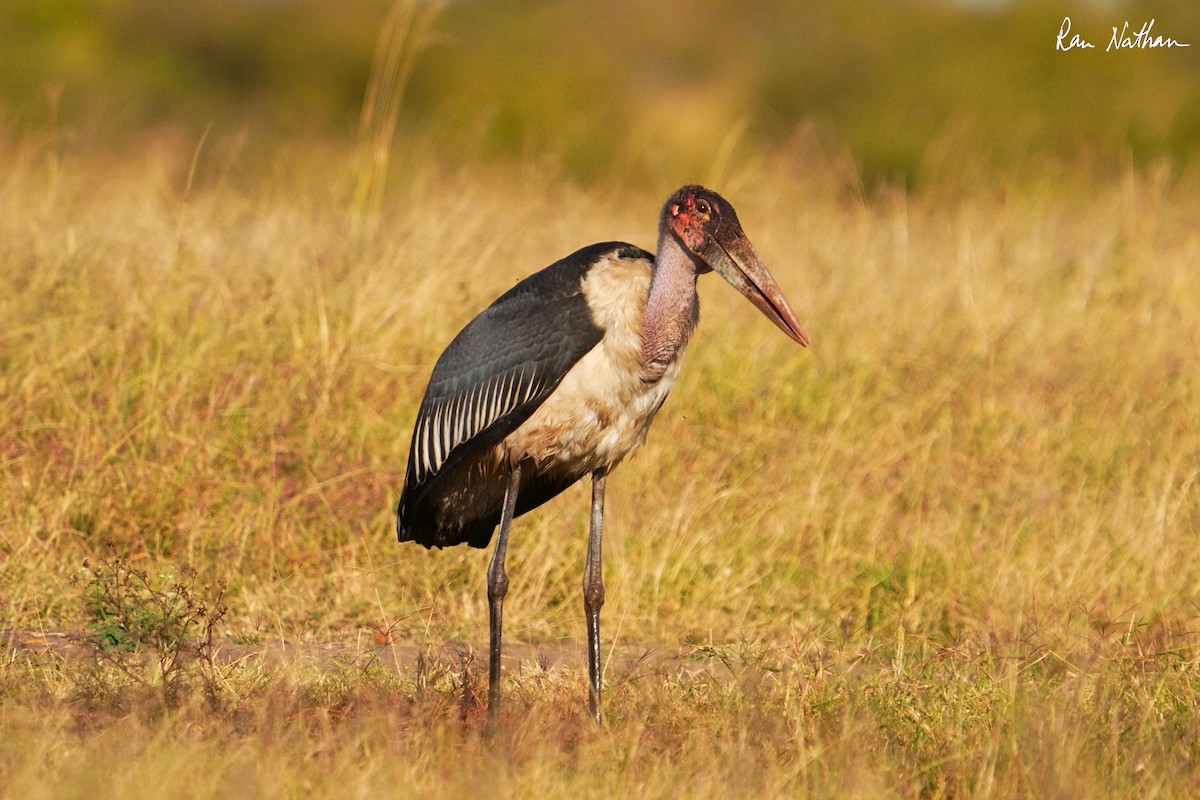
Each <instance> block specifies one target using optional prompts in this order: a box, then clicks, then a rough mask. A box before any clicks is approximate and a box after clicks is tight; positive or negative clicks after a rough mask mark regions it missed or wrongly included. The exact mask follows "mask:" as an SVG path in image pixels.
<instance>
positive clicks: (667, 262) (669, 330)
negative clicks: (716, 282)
mask: <svg viewBox="0 0 1200 800" xmlns="http://www.w3.org/2000/svg"><path fill="white" fill-rule="evenodd" d="M696 277H697V272H696V267H695V265H694V264H693V263H692V258H691V256H689V255H688V254H687V252H686V251H684V249H683V245H682V244H680V242H679V240H678V239H676V238H675V237H674V236H672V235H671V234H670V233H668V232H666V231H663V233H662V234H661V235H660V236H659V240H658V255H657V256H655V259H654V277H653V279H652V280H651V282H650V296H649V298H647V300H646V308H645V311H644V312H643V315H642V378H643V379H644V380H646V381H648V382H653V381H657V380H658V379H660V378H661V377H662V376H663V373H665V372H666V370H667V367H668V366H670V365H671V363H672V362H674V361H675V359H677V358H678V357H679V356H680V355H682V353H683V348H684V347H686V346H687V343H688V339H689V338H690V337H691V335H692V329H693V328H695V327H696V320H697V319H698V317H699V307H700V305H699V303H700V301H699V298H698V297H697V296H696Z"/></svg>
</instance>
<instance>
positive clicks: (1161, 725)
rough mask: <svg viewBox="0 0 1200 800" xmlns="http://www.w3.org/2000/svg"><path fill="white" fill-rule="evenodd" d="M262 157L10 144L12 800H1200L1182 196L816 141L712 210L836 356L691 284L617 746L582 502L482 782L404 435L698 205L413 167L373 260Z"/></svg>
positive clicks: (627, 657)
mask: <svg viewBox="0 0 1200 800" xmlns="http://www.w3.org/2000/svg"><path fill="white" fill-rule="evenodd" d="M412 146H413V148H419V147H420V145H419V144H413V145H412ZM238 147H239V143H238V141H236V140H230V141H220V140H216V139H214V140H212V141H206V142H204V143H202V144H200V145H199V146H198V145H197V143H196V142H183V141H175V140H172V138H171V137H169V136H167V135H165V134H161V133H160V134H157V135H147V138H145V139H144V140H139V141H137V142H135V143H132V144H131V146H130V149H129V150H127V151H125V152H121V153H111V152H110V153H107V154H106V153H103V152H100V153H97V152H78V151H77V150H74V149H72V147H71V146H70V145H68V144H65V143H63V142H61V141H58V140H56V139H55V138H54V137H47V138H44V139H40V140H37V139H28V140H24V141H7V142H4V143H3V149H4V161H5V163H6V164H8V165H9V166H8V168H7V169H6V171H5V174H4V178H3V183H2V184H0V204H2V208H0V248H2V252H0V263H2V269H3V272H4V283H5V285H6V286H7V287H8V289H7V291H6V292H5V293H4V294H3V297H0V308H2V311H0V314H2V318H3V319H4V330H3V333H2V337H3V338H2V342H3V347H2V351H0V367H2V373H0V376H2V381H3V392H2V394H0V398H2V400H0V402H2V405H0V414H2V419H0V430H3V431H4V434H3V438H2V442H3V445H2V449H0V469H2V472H0V494H2V501H0V508H2V509H3V528H4V537H3V542H2V550H0V559H2V562H0V563H2V565H3V571H2V573H0V575H2V578H0V599H2V600H3V603H4V609H5V619H4V621H5V627H6V628H11V629H14V630H20V631H22V633H21V634H20V635H19V636H17V635H14V634H11V633H10V634H8V636H7V638H8V639H9V640H10V641H9V642H8V646H7V647H6V650H5V653H6V655H5V658H4V661H3V664H2V666H0V697H2V700H0V725H2V726H3V729H4V735H3V736H2V737H0V771H2V772H3V773H4V775H5V779H4V781H3V783H2V784H0V785H2V789H0V791H2V792H3V794H4V795H5V796H9V797H23V798H28V797H71V796H81V797H82V796H89V797H90V796H96V795H97V794H103V795H125V796H130V795H135V796H144V797H158V796H161V797H168V796H169V797H180V796H189V797H207V796H223V795H228V794H231V793H238V794H241V793H244V792H255V793H258V794H267V795H276V796H297V795H311V794H318V795H330V796H365V795H367V794H372V795H375V794H378V793H380V792H382V793H384V794H391V795H395V796H467V795H470V796H474V795H476V794H477V793H478V792H479V791H481V790H482V789H483V788H485V787H486V789H487V790H488V791H490V792H492V793H494V795H495V796H519V797H527V796H555V797H559V796H596V797H602V796H614V795H617V794H618V793H619V794H625V793H627V792H630V791H637V792H639V793H642V794H645V795H648V796H649V795H654V796H665V795H672V796H696V797H705V796H713V797H716V796H720V797H726V796H728V794H729V793H730V792H731V791H736V792H747V793H750V792H753V793H756V794H760V795H763V796H787V795H806V794H811V795H819V796H886V795H896V796H915V795H922V796H980V797H983V796H988V797H994V796H1030V795H1033V796H1041V797H1045V796H1086V795H1093V794H1097V793H1109V792H1111V793H1114V794H1123V795H1128V796H1155V795H1158V796H1182V795H1184V794H1186V793H1187V792H1188V790H1189V789H1190V788H1191V787H1194V786H1195V785H1197V782H1198V781H1200V760H1198V757H1200V745H1198V744H1197V743H1198V742H1200V709H1198V701H1200V637H1198V636H1197V630H1198V627H1200V611H1198V609H1197V599H1198V597H1200V562H1198V560H1197V558H1196V551H1197V544H1198V542H1197V539H1198V533H1200V487H1198V485H1197V474H1198V473H1197V470H1198V464H1200V436H1198V433H1200V432H1198V431H1197V419H1200V414H1198V411H1200V404H1198V400H1197V398H1200V385H1198V384H1200V370H1198V369H1197V347H1198V343H1200V286H1198V278H1197V275H1198V269H1200V233H1198V231H1197V228H1196V225H1195V220H1196V219H1197V218H1200V200H1198V199H1197V198H1200V192H1197V180H1196V177H1195V175H1194V174H1193V175H1188V174H1172V173H1171V171H1170V170H1169V168H1167V167H1162V168H1158V169H1155V168H1150V169H1134V168H1129V169H1128V170H1126V172H1125V173H1124V174H1123V175H1122V176H1120V178H1119V179H1117V180H1114V181H1111V182H1102V181H1089V180H1088V179H1086V178H1085V177H1081V176H1078V175H1068V174H1053V173H1052V172H1046V173H1042V176H1041V178H1040V179H1036V180H1031V181H1027V182H1025V183H1024V184H1023V185H1019V186H1018V185H1012V186H1000V188H998V189H996V190H994V191H986V192H982V193H981V192H978V191H949V190H947V191H943V192H939V191H936V190H932V189H927V190H924V191H919V192H908V193H904V192H898V191H897V192H877V193H873V194H869V195H865V194H863V193H861V192H857V191H855V190H854V188H853V175H852V174H850V173H848V172H847V171H846V170H845V169H844V168H843V167H839V166H838V165H837V163H834V162H835V161H836V160H835V159H829V158H828V157H827V156H826V155H825V154H824V153H822V152H821V151H820V150H819V149H817V148H815V147H814V146H813V145H812V142H811V141H807V140H805V139H803V138H801V139H798V140H797V141H795V142H793V143H792V144H791V145H790V146H789V147H788V148H785V149H783V150H781V151H780V152H777V153H773V154H772V156H771V158H770V159H765V160H762V161H753V160H751V161H749V162H746V163H744V164H743V165H741V166H739V167H738V168H737V169H726V171H725V172H724V174H718V175H709V176H704V177H705V178H706V180H708V181H709V182H711V183H713V184H714V185H717V186H719V187H720V188H721V189H722V190H723V191H724V192H725V193H726V194H727V196H729V197H730V198H731V199H732V200H733V202H734V203H735V204H736V205H737V207H738V209H739V212H740V215H741V217H742V220H743V222H744V224H745V226H746V228H747V230H748V232H749V233H750V235H751V237H752V238H753V240H754V241H755V243H756V244H757V246H758V248H759V250H760V252H761V253H762V254H763V255H764V258H765V259H766V260H767V261H768V263H769V264H770V265H771V267H772V268H773V270H774V272H775V274H776V276H777V277H778V279H779V280H780V282H781V284H782V285H783V286H784V288H785V290H786V291H787V292H788V294H789V295H790V296H791V298H792V300H793V304H794V305H795V306H796V308H797V309H798V312H799V314H800V316H801V318H802V320H803V321H804V322H805V324H806V326H807V327H808V330H809V332H810V334H811V336H812V340H813V345H812V347H811V348H809V349H808V350H801V349H800V348H797V347H796V346H795V345H794V344H793V343H791V342H789V341H788V340H787V339H786V338H785V337H783V336H782V335H780V334H779V332H778V331H777V330H775V329H774V328H773V327H772V326H771V325H770V324H769V323H767V322H766V321H765V320H764V319H761V318H760V317H759V315H758V314H757V312H756V311H755V310H754V309H753V308H751V307H750V306H749V304H747V303H745V302H744V301H743V300H741V299H740V298H739V297H738V296H737V295H736V293H734V292H731V291H729V290H728V287H726V286H724V285H723V284H722V283H721V282H720V281H719V280H717V279H715V278H711V279H705V280H704V281H703V282H702V286H701V294H702V298H703V311H702V322H701V326H700V329H699V332H698V334H697V337H696V338H695V340H694V341H693V344H692V347H691V349H690V350H689V353H688V356H687V366H686V368H685V370H684V374H683V378H682V380H681V383H680V384H679V386H678V387H677V389H676V391H675V393H674V394H673V396H672V397H671V399H670V401H669V402H668V404H667V405H666V406H665V407H664V409H663V411H662V412H661V414H660V415H659V418H658V420H657V422H656V426H655V428H654V429H653V431H652V434H651V437H650V439H649V441H648V443H647V445H646V446H645V447H644V448H643V449H642V450H641V451H640V452H639V453H638V454H637V455H636V457H633V458H631V459H630V460H629V461H628V462H627V463H626V464H624V465H623V466H622V467H621V468H620V469H619V470H618V471H617V472H616V473H615V476H614V478H613V480H612V481H610V492H609V531H610V532H609V534H608V536H607V540H606V568H607V581H608V587H609V603H608V605H607V607H606V608H605V616H604V625H605V627H604V641H605V645H606V647H610V648H612V657H611V659H610V662H609V669H608V672H607V675H606V682H607V687H608V693H607V695H606V703H607V705H606V709H605V710H606V726H605V727H604V728H603V729H602V730H594V729H593V728H592V726H591V725H590V723H588V721H587V719H586V715H585V714H584V713H583V709H584V706H585V688H584V687H585V683H584V681H585V674H584V672H583V671H582V670H581V669H580V667H579V663H578V661H579V658H578V656H577V655H576V656H572V655H571V654H572V653H575V652H579V653H581V652H582V622H583V620H582V614H581V604H580V588H579V586H580V575H581V569H582V563H583V558H584V546H585V539H586V533H585V531H586V505H587V503H586V494H585V492H586V490H581V489H578V488H577V489H575V490H572V491H571V492H569V493H567V494H566V495H565V496H564V497H563V498H562V499H560V500H559V501H556V502H554V503H552V504H550V505H549V506H547V507H545V508H544V509H542V510H540V511H538V512H537V513H534V514H531V515H528V516H526V517H524V518H522V519H521V520H520V523H519V525H518V526H517V527H516V530H515V534H514V539H513V546H512V548H511V555H510V571H511V576H512V581H513V583H512V591H511V593H510V595H509V600H508V604H507V606H508V614H507V615H506V621H507V622H508V627H507V631H506V632H507V635H508V638H509V641H510V642H512V643H514V646H515V645H516V643H523V644H522V645H521V646H520V647H519V648H517V647H514V651H513V652H514V654H515V655H514V657H513V659H512V660H511V661H510V662H509V664H508V670H507V672H506V674H505V679H504V680H505V690H506V692H507V698H508V704H507V709H506V710H507V712H508V717H507V721H506V726H505V729H504V731H503V733H502V735H501V737H500V739H499V741H498V742H497V744H496V746H494V747H489V746H487V744H486V742H484V741H483V737H482V734H481V712H482V708H481V703H480V700H479V694H480V689H481V687H482V686H483V682H484V676H483V673H484V670H485V665H484V661H485V659H484V657H483V652H482V648H481V645H482V643H483V641H484V635H485V630H486V603H485V599H484V595H483V592H482V586H483V573H484V570H485V564H486V554H485V553H483V552H480V551H474V550H467V549H461V548H460V549H452V550H447V551H442V552H426V551H424V550H422V549H420V548H417V547H413V546H411V545H406V546H401V545H399V544H397V543H396V542H395V541H394V537H393V533H392V506H393V504H394V502H395V499H396V496H397V492H398V488H399V486H400V483H401V480H402V466H403V464H404V463H405V458H406V454H407V445H408V436H409V431H410V423H411V420H412V418H413V415H414V413H415V409H416V406H417V403H418V401H419V398H420V395H421V393H422V391H423V388H424V381H425V379H426V377H427V373H428V371H429V368H430V365H431V363H432V361H433V360H434V359H435V357H436V355H437V354H438V353H439V352H440V349H441V348H442V347H443V346H444V344H445V342H446V341H447V340H448V338H449V336H451V335H452V334H453V332H454V331H456V330H457V329H458V327H459V326H460V325H461V324H463V323H464V322H465V321H466V320H467V319H468V318H469V317H470V316H471V315H472V314H473V312H474V311H475V310H477V309H479V308H481V307H482V306H483V305H485V304H486V303H487V302H489V301H490V300H491V299H492V298H493V297H494V296H495V295H497V294H498V293H499V292H501V291H502V290H503V289H505V288H506V287H508V286H509V285H510V284H511V283H512V282H514V281H515V280H516V279H517V278H519V277H520V276H522V275H524V274H526V273H527V272H528V271H530V270H531V269H532V268H534V267H537V266H539V265H541V264H543V263H547V262H549V261H550V260H553V259H554V258H556V257H557V256H558V255H560V254H562V253H565V252H569V251H570V250H571V249H572V248H574V247H575V246H577V245H579V244H581V243H586V242H591V241H597V240H603V239H609V238H625V239H628V240H631V241H633V242H636V243H641V244H643V245H650V244H652V243H653V241H654V235H655V231H654V224H655V218H656V213H657V210H658V207H659V203H660V202H661V199H662V197H663V196H665V194H666V192H667V191H669V189H671V188H673V187H671V186H668V185H665V184H664V185H663V186H659V187H653V188H644V189H642V190H640V191H639V190H633V189H626V190H624V191H622V192H608V191H604V190H602V189H601V188H595V189H591V190H587V189H576V188H572V183H571V182H570V181H567V180H561V179H560V178H559V177H558V176H555V175H553V174H552V173H547V172H546V171H544V170H541V169H538V168H535V167H533V166H529V165H526V166H513V167H491V168H476V169H464V168H456V167H453V166H451V165H448V164H446V163H444V162H442V161H439V160H438V159H437V158H434V157H432V156H430V157H424V156H423V154H422V153H420V152H414V153H410V157H409V158H408V160H407V162H406V163H407V164H408V167H407V169H406V170H405V172H404V177H403V179H402V180H400V181H398V182H397V183H396V185H395V186H394V192H393V194H392V196H391V199H390V200H389V201H388V203H386V204H385V206H384V207H383V209H382V214H381V219H382V220H383V222H382V224H380V225H379V227H378V228H377V229H376V230H374V231H365V232H364V231H361V230H360V231H359V232H358V233H353V232H352V230H351V229H352V227H353V225H352V221H351V216H352V215H351V214H350V212H349V203H348V201H347V198H348V197H349V196H350V194H351V185H350V184H351V182H350V180H349V177H348V176H349V175H350V173H351V170H350V169H349V168H348V166H347V165H348V164H349V163H350V162H351V161H352V158H351V154H350V153H339V152H327V151H319V150H315V149H294V150H287V149H280V151H279V152H277V153H276V154H275V155H273V156H272V157H271V158H270V159H269V163H270V164H271V165H272V166H271V167H270V168H269V169H264V170H260V171H249V174H246V173H241V172H239V169H238V159H239V157H240V156H239V153H240V150H239V149H238ZM31 631H32V633H31ZM62 631H65V632H69V633H71V634H72V635H73V636H75V637H77V638H76V639H75V640H74V641H75V642H76V647H75V648H74V649H71V648H66V649H64V648H53V647H40V646H39V644H40V643H41V642H42V641H43V640H46V641H49V640H50V639H53V636H50V634H52V633H53V632H62ZM36 632H45V633H36ZM48 637H49V638H48ZM209 637H211V638H209ZM18 641H19V642H21V643H22V644H21V646H17V644H18ZM331 641H332V642H339V643H341V645H340V647H339V649H338V655H336V656H335V657H329V658H324V659H320V658H318V659H315V660H313V659H308V660H298V659H289V658H279V657H276V656H271V655H270V653H276V654H278V652H279V651H280V650H281V647H282V645H283V644H284V643H290V644H292V645H296V646H300V647H301V648H303V647H308V648H310V649H318V648H317V646H318V645H319V644H320V643H324V642H331ZM209 642H211V643H212V644H213V648H211V649H210V648H206V646H205V645H206V644H207V643H209ZM447 642H451V643H454V642H463V643H466V644H465V645H462V646H459V647H457V649H455V648H451V650H452V651H453V652H451V651H448V650H447V649H445V647H444V645H445V643H447ZM472 645H473V646H474V652H475V654H476V655H475V657H474V659H473V660H472V659H471V657H470V655H469V653H470V651H471V649H472ZM397 648H400V649H401V650H403V653H402V654H401V655H400V656H397V655H396V653H397V652H398V651H397ZM214 649H215V651H216V652H215V653H214V652H213V650H214ZM542 651H544V652H542ZM464 653H465V654H467V655H463V654H464ZM545 653H555V654H558V656H562V654H564V653H565V654H566V657H563V658H558V657H557V656H556V659H557V663H551V662H556V659H548V658H547V657H546V656H545ZM230 654H234V655H236V658H234V657H233V656H231V655H230ZM639 654H645V656H646V657H645V658H639Z"/></svg>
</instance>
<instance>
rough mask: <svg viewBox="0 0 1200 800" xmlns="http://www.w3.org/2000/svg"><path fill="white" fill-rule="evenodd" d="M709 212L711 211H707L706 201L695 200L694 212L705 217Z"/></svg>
mask: <svg viewBox="0 0 1200 800" xmlns="http://www.w3.org/2000/svg"><path fill="white" fill-rule="evenodd" d="M710 210H711V209H709V207H708V201H707V200H697V201H696V211H698V212H700V213H701V214H705V215H707V214H708V212H709V211H710Z"/></svg>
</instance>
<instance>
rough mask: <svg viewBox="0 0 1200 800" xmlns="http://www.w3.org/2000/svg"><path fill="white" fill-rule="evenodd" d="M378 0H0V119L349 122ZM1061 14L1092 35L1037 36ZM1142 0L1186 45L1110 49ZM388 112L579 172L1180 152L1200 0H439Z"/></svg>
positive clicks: (323, 125)
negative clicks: (798, 152) (789, 155)
mask: <svg viewBox="0 0 1200 800" xmlns="http://www.w3.org/2000/svg"><path fill="white" fill-rule="evenodd" d="M392 5H393V3H392V2H391V0H340V1H339V2H333V0H203V2H183V1H182V0H165V1H164V0H4V2H3V4H0V123H2V124H3V125H4V126H5V128H7V129H8V130H9V131H14V132H16V134H17V135H20V134H21V132H23V131H30V130H37V129H40V128H43V127H44V126H46V125H47V124H48V123H49V124H51V125H54V126H56V127H59V128H62V129H67V130H74V131H76V132H77V133H79V135H84V136H87V137H90V138H91V139H98V140H100V141H104V140H106V139H108V138H112V139H121V138H127V137H129V136H130V134H131V132H136V131H141V130H144V129H148V128H153V127H155V126H161V125H173V126H180V125H182V126H185V127H189V128H190V127H194V128H195V129H197V130H203V129H205V128H207V127H209V126H218V127H222V128H227V127H235V128H236V127H240V128H243V129H246V128H249V129H253V130H255V131H260V132H263V131H265V132H268V133H270V134H271V135H275V136H279V137H285V138H286V137H300V138H306V139H307V138H313V137H316V138H321V139H326V138H328V139H339V138H344V139H346V140H351V139H352V137H353V136H354V135H355V132H356V128H357V124H358V115H359V111H360V108H361V104H362V99H363V95H364V91H365V87H366V86H367V84H368V80H369V76H370V74H371V63H372V56H373V52H374V50H375V46H376V39H377V37H378V34H379V31H380V28H381V25H382V23H383V20H384V19H385V17H386V15H387V13H388V10H389V8H391V7H392ZM421 5H422V9H423V10H424V9H426V8H428V5H427V4H421ZM1067 15H1069V16H1070V17H1071V19H1072V32H1073V33H1079V34H1081V35H1084V36H1086V37H1087V38H1088V39H1089V40H1091V41H1092V42H1094V43H1095V44H1096V45H1097V47H1096V49H1094V50H1088V51H1073V52H1069V53H1064V52H1056V51H1055V48H1054V42H1055V36H1056V34H1057V32H1058V30H1059V27H1060V25H1061V24H1062V21H1063V18H1064V17H1065V16H1067ZM1151 18H1153V19H1155V20H1156V22H1155V29H1154V31H1155V33H1156V34H1161V35H1169V36H1171V37H1173V38H1175V39H1177V40H1179V41H1182V42H1191V43H1192V44H1193V46H1192V47H1189V48H1175V49H1170V50H1167V49H1157V50H1139V51H1121V52H1105V49H1104V48H1105V45H1106V44H1107V42H1108V39H1109V37H1110V36H1111V26H1113V25H1117V26H1120V25H1121V24H1123V22H1124V21H1125V20H1129V21H1130V23H1131V26H1132V27H1133V28H1134V29H1137V28H1138V27H1140V25H1141V23H1142V22H1144V21H1148V20H1150V19H1151ZM410 44H411V43H410ZM400 130H401V132H402V135H409V136H419V137H424V138H426V139H427V140H428V141H431V142H435V143H437V146H439V147H444V148H445V149H446V150H447V152H450V153H452V154H453V155H454V157H456V158H462V159H471V158H481V157H482V158H495V157H499V158H508V157H530V156H533V157H539V158H544V157H553V158H556V159H559V160H560V161H561V164H562V166H563V168H564V169H566V170H567V171H568V172H569V173H571V174H574V175H577V176H579V177H581V178H584V179H588V178H593V177H597V176H602V175H605V174H610V173H612V172H614V171H619V170H623V171H627V172H629V173H632V174H638V173H644V174H650V175H661V174H673V173H677V172H682V173H685V174H689V173H690V174H693V175H695V174H697V172H698V171H702V170H703V169H705V168H706V166H707V165H711V164H712V163H713V162H714V160H717V159H721V158H723V157H725V156H727V155H728V154H729V153H730V152H731V151H734V152H739V153H740V152H756V153H759V154H769V153H770V152H771V148H772V147H773V146H778V145H779V144H781V143H785V142H787V141H788V140H789V139H790V138H791V137H793V136H795V135H796V134H797V131H800V130H804V131H808V132H810V134H811V132H813V131H815V132H816V133H817V135H818V136H819V137H820V139H821V141H822V142H823V143H826V145H827V147H829V148H830V149H832V150H833V151H834V152H836V153H838V154H843V153H844V154H847V155H849V156H852V157H853V159H854V162H855V165H856V168H857V170H858V172H859V174H860V175H861V176H862V178H863V180H864V181H866V182H868V183H871V182H874V181H876V180H879V179H885V180H896V181H902V182H905V183H907V184H910V185H911V184H913V183H915V182H918V181H920V180H922V179H923V178H925V177H929V176H936V175H938V174H946V173H948V172H951V171H953V170H954V169H956V168H957V165H958V164H960V163H962V162H972V163H977V164H983V165H987V166H988V167H991V168H997V169H1001V170H1006V169H1009V168H1024V169H1030V168H1035V169H1036V168H1037V167H1036V165H1039V164H1042V163H1045V162H1046V161H1047V160H1055V161H1058V162H1068V163H1079V164H1082V165H1084V166H1086V167H1087V168H1088V169H1089V170H1106V169H1110V168H1114V167H1116V166H1118V165H1120V164H1123V163H1127V162H1128V161H1129V160H1130V159H1132V160H1133V161H1134V162H1145V161H1157V160H1163V159H1169V160H1172V161H1174V162H1176V163H1177V164H1180V165H1186V164H1191V163H1194V162H1195V161H1196V159H1197V156H1198V155H1200V3H1197V2H1196V1H1195V0H1155V2H1113V1H1112V0H1109V2H1085V1H1084V0H1059V1H1058V2H1018V3H1006V2H1002V0H992V1H991V2H988V1H987V0H975V1H974V2H966V1H965V0H964V1H963V2H951V1H950V0H943V2H932V1H930V2H920V1H919V0H907V1H900V0H896V1H893V2H889V1H887V0H876V1H872V0H850V1H849V2H832V1H829V2H796V0H758V1H757V2H744V0H689V2H687V3H684V4H678V3H667V4H654V3H646V2H642V0H608V2H604V3H585V2H572V1H571V0H519V1H518V0H457V1H456V2H447V3H444V4H442V5H441V6H440V11H439V13H438V16H437V18H436V22H435V23H434V36H433V37H432V39H431V41H429V42H428V43H427V44H426V47H425V48H424V50H423V51H422V52H421V54H420V56H419V58H418V60H417V62H416V66H415V69H414V70H413V72H412V74H411V78H410V80H409V81H408V83H407V87H406V92H405V95H404V101H403V107H402V112H401V115H400ZM1031 165H1035V166H1033V167H1031Z"/></svg>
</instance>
